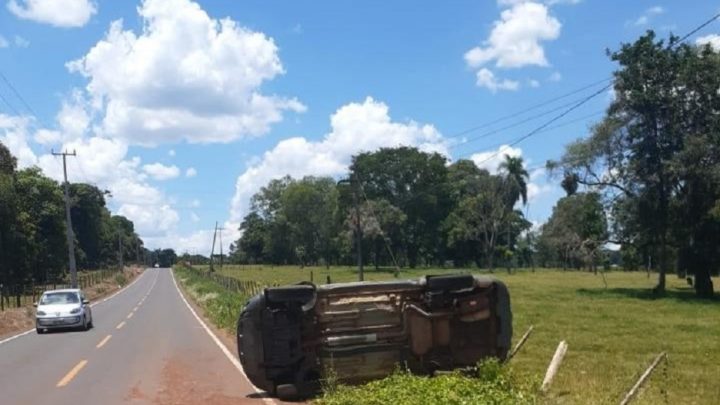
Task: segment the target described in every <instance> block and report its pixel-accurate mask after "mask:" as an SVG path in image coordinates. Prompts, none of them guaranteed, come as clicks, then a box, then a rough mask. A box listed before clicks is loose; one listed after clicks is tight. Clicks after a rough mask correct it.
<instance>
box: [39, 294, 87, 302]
mask: <svg viewBox="0 0 720 405" xmlns="http://www.w3.org/2000/svg"><path fill="white" fill-rule="evenodd" d="M79 302H80V299H79V298H78V295H77V293H73V292H57V293H50V294H45V295H43V297H42V299H41V300H40V305H55V304H77V303H79Z"/></svg>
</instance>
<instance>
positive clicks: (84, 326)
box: [82, 316, 90, 330]
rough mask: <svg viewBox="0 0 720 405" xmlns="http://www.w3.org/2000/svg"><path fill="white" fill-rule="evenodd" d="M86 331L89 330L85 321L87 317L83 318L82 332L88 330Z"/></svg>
mask: <svg viewBox="0 0 720 405" xmlns="http://www.w3.org/2000/svg"><path fill="white" fill-rule="evenodd" d="M88 329H90V324H89V323H88V321H87V317H86V316H83V324H82V330H88Z"/></svg>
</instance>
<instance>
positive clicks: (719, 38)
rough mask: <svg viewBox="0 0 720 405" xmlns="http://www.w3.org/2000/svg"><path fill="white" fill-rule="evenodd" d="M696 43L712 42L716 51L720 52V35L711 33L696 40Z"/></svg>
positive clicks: (711, 44)
mask: <svg viewBox="0 0 720 405" xmlns="http://www.w3.org/2000/svg"><path fill="white" fill-rule="evenodd" d="M695 44H696V45H705V44H710V46H711V47H712V49H713V50H714V51H715V52H720V35H718V34H710V35H705V36H702V37H700V38H698V39H696V40H695Z"/></svg>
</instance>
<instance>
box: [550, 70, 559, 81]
mask: <svg viewBox="0 0 720 405" xmlns="http://www.w3.org/2000/svg"><path fill="white" fill-rule="evenodd" d="M548 80H549V81H551V82H559V81H560V80H562V75H561V74H560V72H553V73H552V74H551V75H550V77H548Z"/></svg>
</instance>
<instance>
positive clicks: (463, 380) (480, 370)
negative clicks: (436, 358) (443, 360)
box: [315, 359, 537, 405]
mask: <svg viewBox="0 0 720 405" xmlns="http://www.w3.org/2000/svg"><path fill="white" fill-rule="evenodd" d="M536 392H537V384H532V383H527V382H522V381H519V379H518V378H515V377H514V376H513V375H512V373H511V371H510V369H508V368H507V367H504V366H503V365H501V364H500V363H498V361H497V360H492V359H491V360H487V361H484V362H482V363H480V364H479V365H478V367H477V370H474V372H473V373H472V374H468V373H465V374H463V373H460V372H454V373H451V374H447V375H441V376H437V377H433V378H430V377H423V376H416V375H412V374H410V373H407V372H405V371H402V370H398V371H397V372H395V374H393V375H391V376H388V377H387V378H384V379H382V380H377V381H373V382H370V383H368V384H366V385H363V386H358V387H350V386H345V385H335V384H334V385H330V386H328V385H326V386H325V388H324V394H323V396H322V397H320V398H318V399H317V400H316V401H315V403H317V404H319V405H347V404H368V405H385V404H397V405H416V404H449V405H454V404H458V405H459V404H513V405H515V404H517V405H523V404H534V403H536V396H537V394H536Z"/></svg>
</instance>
